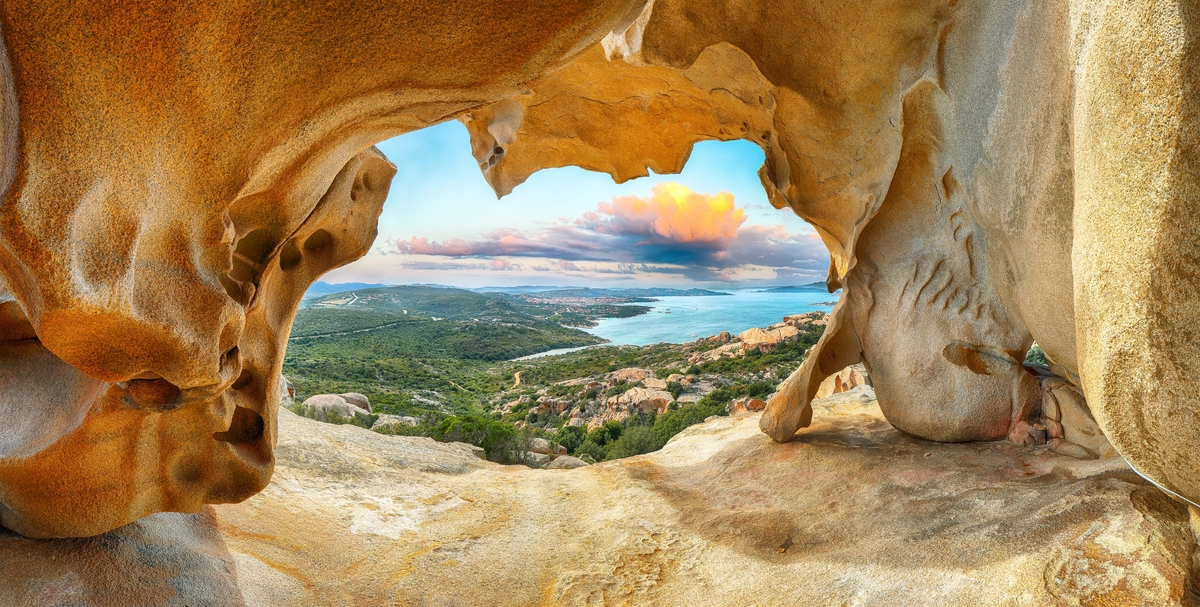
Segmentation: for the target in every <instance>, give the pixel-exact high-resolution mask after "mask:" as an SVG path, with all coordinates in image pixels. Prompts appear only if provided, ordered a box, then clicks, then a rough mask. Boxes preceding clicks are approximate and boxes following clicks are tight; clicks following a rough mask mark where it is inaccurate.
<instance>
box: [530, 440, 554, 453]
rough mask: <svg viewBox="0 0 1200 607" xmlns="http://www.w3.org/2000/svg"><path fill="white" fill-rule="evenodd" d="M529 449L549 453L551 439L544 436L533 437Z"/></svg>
mask: <svg viewBox="0 0 1200 607" xmlns="http://www.w3.org/2000/svg"><path fill="white" fill-rule="evenodd" d="M529 450H530V451H532V452H534V453H542V454H549V453H550V441H548V440H546V439H544V438H533V439H530V440H529Z"/></svg>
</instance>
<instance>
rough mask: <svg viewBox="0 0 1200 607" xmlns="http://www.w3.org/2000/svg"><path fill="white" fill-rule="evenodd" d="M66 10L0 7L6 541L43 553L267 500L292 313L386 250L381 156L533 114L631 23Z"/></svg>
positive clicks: (558, 10) (429, 11)
mask: <svg viewBox="0 0 1200 607" xmlns="http://www.w3.org/2000/svg"><path fill="white" fill-rule="evenodd" d="M76 8H77V7H76V6H75V5H74V4H73V3H71V2H58V1H57V0H51V2H49V3H44V4H41V5H38V6H37V7H34V6H33V5H28V4H22V3H20V2H15V3H14V2H7V3H4V5H3V8H2V9H0V13H2V17H0V20H2V21H3V39H2V40H0V195H2V196H3V201H4V203H3V204H0V226H3V227H0V416H2V417H4V418H5V419H13V418H14V417H23V418H25V420H27V421H24V422H22V423H21V424H15V425H6V428H4V429H3V430H0V496H2V497H0V525H3V526H5V527H7V528H10V529H17V530H19V531H21V532H23V533H26V534H29V535H31V536H90V535H95V534H98V533H102V532H104V531H107V530H110V529H113V528H114V527H117V526H120V525H123V524H125V523H128V522H130V521H132V520H136V519H138V518H140V517H142V516H145V515H147V514H150V513H153V512H158V511H162V510H182V511H188V512H195V511H197V510H199V509H200V508H201V506H202V505H203V504H204V503H210V502H214V501H221V502H227V501H231V500H240V499H245V498H246V497H248V496H249V495H252V494H254V493H255V492H257V491H259V490H261V489H262V488H263V487H264V486H266V484H267V482H268V481H269V480H270V475H271V470H272V469H273V455H272V451H273V448H274V444H275V438H276V437H275V430H276V423H275V416H276V414H277V413H276V412H277V410H278V406H277V405H278V403H279V390H280V389H279V386H278V382H277V380H276V378H277V376H278V375H279V373H280V370H281V365H282V360H283V356H284V352H285V349H286V345H287V339H288V333H289V328H290V326H291V322H292V318H293V316H294V314H295V310H296V308H297V306H298V305H299V302H300V299H301V297H302V295H303V293H304V291H305V289H306V288H307V287H308V285H309V284H310V283H311V282H313V281H314V280H316V278H317V277H319V276H320V275H321V274H323V273H325V272H327V271H329V270H331V269H333V268H335V267H338V266H340V265H343V264H345V263H347V262H349V261H351V260H353V259H356V258H358V257H360V256H362V255H363V254H364V253H365V252H366V251H367V249H368V247H369V246H370V244H371V242H372V241H373V240H374V239H375V236H376V223H377V221H378V216H379V211H380V206H381V205H382V203H383V200H384V198H385V197H386V193H387V190H388V186H389V183H390V181H391V178H392V176H393V175H394V173H395V168H394V167H393V166H392V165H391V164H390V163H389V162H387V160H386V159H384V158H383V156H382V155H381V154H379V153H378V151H376V150H374V149H373V148H372V147H371V145H372V144H373V143H375V142H378V141H383V140H384V139H387V138H390V137H392V136H395V135H398V134H400V133H404V132H408V131H413V130H416V129H419V128H422V127H425V126H429V125H432V124H436V123H439V122H444V121H446V120H450V119H453V118H454V117H456V116H457V115H459V114H461V113H462V112H464V111H466V110H468V109H471V108H477V107H479V106H480V105H481V104H484V103H488V102H492V101H497V100H500V99H504V98H507V97H511V96H513V95H517V94H520V93H521V92H522V91H524V90H525V89H526V86H527V85H528V83H529V82H530V81H531V80H533V79H534V78H536V77H538V76H539V75H541V74H543V73H545V72H547V71H551V70H553V69H554V68H556V67H559V66H560V65H562V63H563V62H564V61H565V60H567V59H569V58H571V57H573V56H575V55H576V54H578V52H579V51H581V50H582V49H583V48H585V47H589V46H593V45H595V44H596V43H597V42H598V41H599V39H600V38H602V37H603V36H604V35H606V34H607V33H608V32H609V31H611V29H612V28H613V27H614V26H617V25H619V24H620V23H622V21H623V20H624V19H625V17H626V16H627V15H628V14H629V13H630V11H631V10H634V9H636V8H637V7H636V2H635V0H598V1H596V0H586V1H579V0H566V1H565V2H560V1H557V0H556V1H555V2H540V1H539V0H535V1H533V2H528V3H524V4H523V5H522V7H521V10H511V7H497V6H493V5H491V4H488V3H478V2H473V3H468V4H464V5H447V4H446V3H444V2H440V1H434V0H418V1H416V2H403V3H391V4H382V5H378V6H374V7H370V8H369V9H363V10H311V9H312V7H311V6H309V5H308V3H306V2H299V1H292V0H284V2H282V3H278V4H273V5H270V6H268V5H260V4H237V5H230V4H228V3H226V2H223V1H215V0H200V1H199V2H197V3H193V4H189V5H187V6H184V5H169V6H168V5H163V6H162V7H160V8H161V10H159V9H158V8H156V9H154V10H150V11H143V10H141V9H139V8H136V7H134V6H133V5H123V6H118V5H112V6H107V7H100V8H98V9H97V11H96V12H95V13H93V14H84V13H79V12H76V10H75V9H76ZM68 100H69V101H68ZM35 337H36V339H31V338H35ZM22 342H24V343H22ZM30 411H36V412H37V413H36V414H35V415H28V412H30ZM22 412H23V413H22Z"/></svg>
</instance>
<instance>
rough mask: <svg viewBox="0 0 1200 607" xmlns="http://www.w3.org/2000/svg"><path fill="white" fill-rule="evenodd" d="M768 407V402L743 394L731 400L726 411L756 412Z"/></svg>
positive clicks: (732, 413) (736, 413)
mask: <svg viewBox="0 0 1200 607" xmlns="http://www.w3.org/2000/svg"><path fill="white" fill-rule="evenodd" d="M766 408H767V402H766V401H764V400H762V399H759V398H754V397H753V396H743V397H741V398H735V399H733V400H731V401H729V404H728V405H725V412H726V413H728V414H730V415H742V414H744V413H754V412H757V411H762V410H763V409H766Z"/></svg>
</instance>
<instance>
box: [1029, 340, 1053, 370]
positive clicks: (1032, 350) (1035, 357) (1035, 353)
mask: <svg viewBox="0 0 1200 607" xmlns="http://www.w3.org/2000/svg"><path fill="white" fill-rule="evenodd" d="M1025 362H1027V363H1033V364H1035V365H1044V366H1047V367H1048V366H1050V363H1049V362H1047V361H1046V353H1045V352H1043V351H1042V347H1041V346H1039V345H1038V344H1037V342H1036V341H1035V342H1033V345H1032V346H1030V347H1029V351H1028V352H1026V353H1025Z"/></svg>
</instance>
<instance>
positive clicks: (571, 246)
mask: <svg viewBox="0 0 1200 607" xmlns="http://www.w3.org/2000/svg"><path fill="white" fill-rule="evenodd" d="M378 147H379V149H380V150H381V151H382V152H383V153H384V154H385V155H386V156H387V157H388V158H389V159H390V160H391V161H392V162H393V163H395V164H396V167H397V173H396V177H395V178H394V179H393V180H392V187H391V190H390V192H389V193H388V198H387V202H386V203H385V204H384V207H383V215H382V216H381V217H380V220H379V236H378V238H376V240H375V243H374V245H372V247H371V251H370V252H369V253H368V254H367V255H366V256H365V257H363V258H362V259H360V260H358V261H356V262H354V263H352V264H349V265H347V266H344V267H342V268H339V269H337V270H334V271H333V272H330V273H329V274H327V275H326V276H325V277H324V278H322V280H324V281H325V282H330V283H342V282H369V283H384V284H416V283H436V284H444V285H455V286H463V287H484V286H517V285H546V286H550V285H555V286H591V287H656V286H658V287H676V288H689V287H717V288H721V287H724V288H735V287H740V286H746V287H749V286H768V285H792V284H806V283H811V282H814V281H820V280H824V278H825V272H826V270H827V269H828V267H829V254H828V252H827V251H826V250H825V247H824V246H823V245H822V244H821V240H820V238H819V237H818V236H817V235H816V232H815V231H814V230H813V229H812V227H811V226H809V225H808V224H807V223H805V222H804V221H803V220H801V219H800V218H799V217H796V216H795V215H794V214H793V213H792V212H791V211H790V210H786V209H785V210H776V209H774V208H772V207H771V205H770V204H768V203H767V198H766V194H765V193H764V192H763V189H762V185H761V184H760V183H759V180H758V175H757V171H758V168H759V166H760V165H762V162H763V154H762V151H761V150H760V149H759V148H758V147H757V146H756V145H754V144H752V143H750V142H747V141H729V142H717V141H704V142H700V143H698V144H696V146H695V148H694V149H693V150H692V155H691V158H690V159H689V160H688V162H687V165H686V166H685V167H684V169H683V172H682V173H680V174H678V175H654V174H651V175H650V176H649V177H643V178H639V179H634V180H631V181H628V182H625V183H623V184H616V183H613V181H612V178H611V177H609V176H608V175H606V174H604V173H595V172H591V171H585V170H583V169H579V168H575V167H568V168H560V169H546V170H543V171H540V172H538V173H535V174H534V175H533V176H532V177H530V178H529V180H528V181H526V182H525V183H524V184H522V185H520V186H517V188H516V189H515V190H514V191H513V192H512V193H511V194H509V195H507V196H505V197H504V198H502V199H500V200H497V199H496V195H495V193H494V192H493V191H492V189H491V187H490V186H489V185H488V184H487V182H486V181H485V180H484V178H483V175H482V174H481V173H480V171H479V166H478V165H477V164H476V163H475V159H474V157H473V156H472V155H471V146H470V140H469V138H468V136H467V130H466V127H464V126H463V125H462V124H461V123H459V122H457V121H451V122H447V123H443V124H440V125H436V126H432V127H429V128H426V129H423V130H420V131H416V132H413V133H408V134H405V135H402V136H400V137H396V138H394V139H390V140H388V141H385V142H383V143H380V144H379V145H378Z"/></svg>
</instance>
